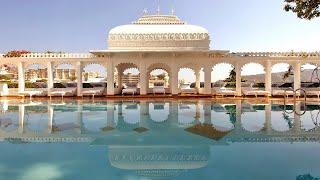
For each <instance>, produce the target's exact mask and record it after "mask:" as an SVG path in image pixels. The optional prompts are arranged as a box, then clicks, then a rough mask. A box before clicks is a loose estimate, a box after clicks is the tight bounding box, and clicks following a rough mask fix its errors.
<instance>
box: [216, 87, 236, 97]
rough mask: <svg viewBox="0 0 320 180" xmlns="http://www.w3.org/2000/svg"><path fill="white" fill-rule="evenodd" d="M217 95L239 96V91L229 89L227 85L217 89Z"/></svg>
mask: <svg viewBox="0 0 320 180" xmlns="http://www.w3.org/2000/svg"><path fill="white" fill-rule="evenodd" d="M216 95H221V96H222V97H224V96H234V97H236V96H237V91H235V90H233V89H228V88H225V87H222V88H220V89H218V90H216Z"/></svg>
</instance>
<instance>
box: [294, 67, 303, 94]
mask: <svg viewBox="0 0 320 180" xmlns="http://www.w3.org/2000/svg"><path fill="white" fill-rule="evenodd" d="M293 68H294V90H297V89H300V87H301V63H300V62H296V63H295V64H294V67H293Z"/></svg>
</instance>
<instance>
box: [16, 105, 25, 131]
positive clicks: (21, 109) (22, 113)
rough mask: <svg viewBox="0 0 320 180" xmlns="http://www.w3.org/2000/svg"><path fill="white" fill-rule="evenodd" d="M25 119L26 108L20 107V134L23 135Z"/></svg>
mask: <svg viewBox="0 0 320 180" xmlns="http://www.w3.org/2000/svg"><path fill="white" fill-rule="evenodd" d="M24 118H25V107H24V105H19V129H18V132H19V133H20V134H22V133H23V132H24Z"/></svg>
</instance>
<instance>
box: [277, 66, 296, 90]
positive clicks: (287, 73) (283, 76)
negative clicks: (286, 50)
mask: <svg viewBox="0 0 320 180" xmlns="http://www.w3.org/2000/svg"><path fill="white" fill-rule="evenodd" d="M271 82H272V89H273V92H276V91H279V92H280V91H282V90H283V89H288V88H294V66H293V65H292V64H291V63H288V62H282V61H280V62H279V63H272V66H271Z"/></svg>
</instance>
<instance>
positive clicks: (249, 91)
mask: <svg viewBox="0 0 320 180" xmlns="http://www.w3.org/2000/svg"><path fill="white" fill-rule="evenodd" d="M242 94H243V95H244V96H255V97H256V98H257V97H258V96H266V97H269V96H271V92H269V91H265V90H261V89H257V88H253V84H251V85H250V86H249V87H244V88H242Z"/></svg>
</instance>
